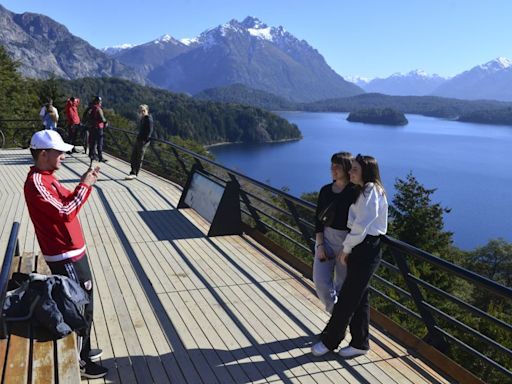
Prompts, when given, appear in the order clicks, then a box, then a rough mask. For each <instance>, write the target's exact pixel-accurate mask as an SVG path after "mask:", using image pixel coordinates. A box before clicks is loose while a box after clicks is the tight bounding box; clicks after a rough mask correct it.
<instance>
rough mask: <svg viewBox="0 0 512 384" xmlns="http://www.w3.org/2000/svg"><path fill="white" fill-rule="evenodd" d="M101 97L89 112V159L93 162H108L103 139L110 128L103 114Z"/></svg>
mask: <svg viewBox="0 0 512 384" xmlns="http://www.w3.org/2000/svg"><path fill="white" fill-rule="evenodd" d="M101 103H102V100H101V97H100V96H96V97H95V98H94V100H93V105H92V107H91V109H90V110H89V112H88V118H87V123H88V125H89V127H90V129H89V157H90V158H91V160H96V161H101V162H106V161H107V160H106V159H104V158H103V137H104V129H105V128H106V127H107V126H108V123H107V119H106V118H105V115H104V114H103V108H102V106H101Z"/></svg>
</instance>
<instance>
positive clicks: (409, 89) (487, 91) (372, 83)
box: [347, 57, 512, 101]
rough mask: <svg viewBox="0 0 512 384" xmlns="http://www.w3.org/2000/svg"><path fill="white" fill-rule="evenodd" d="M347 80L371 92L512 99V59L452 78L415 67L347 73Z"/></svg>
mask: <svg viewBox="0 0 512 384" xmlns="http://www.w3.org/2000/svg"><path fill="white" fill-rule="evenodd" d="M347 80H349V81H352V82H353V83H354V84H357V85H358V86H359V87H361V88H362V89H364V90H365V91H366V92H370V93H372V92H376V93H382V94H386V95H394V96H441V97H449V98H457V99H466V100H500V101H512V60H509V59H507V58H503V57H498V58H496V59H494V60H491V61H489V62H487V63H485V64H481V65H477V66H475V67H473V68H471V69H469V70H467V71H465V72H462V73H460V74H458V75H456V76H454V77H452V78H445V77H441V76H439V75H436V74H433V75H429V74H427V73H426V72H425V71H422V70H414V71H411V72H409V73H407V74H401V73H395V74H393V75H391V76H389V77H386V78H375V79H371V80H370V79H366V78H361V77H347Z"/></svg>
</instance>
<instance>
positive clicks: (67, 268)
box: [48, 256, 93, 361]
mask: <svg viewBox="0 0 512 384" xmlns="http://www.w3.org/2000/svg"><path fill="white" fill-rule="evenodd" d="M48 265H49V267H50V270H51V271H52V274H54V275H63V276H67V277H68V278H70V279H72V280H74V281H76V282H77V283H79V284H80V286H81V287H82V288H83V289H85V291H86V292H87V293H88V296H89V304H86V305H85V306H84V308H83V312H82V314H83V315H84V318H85V321H86V324H87V327H86V330H85V331H84V334H83V335H82V337H81V338H79V339H81V340H79V347H80V348H81V349H80V359H81V360H84V361H89V352H90V350H91V343H90V332H91V327H92V320H93V293H92V292H93V291H92V275H91V270H90V268H89V262H88V260H87V256H84V257H83V258H82V259H80V260H79V261H77V262H76V263H71V262H70V263H64V264H56V263H49V264H48ZM80 341H81V342H80ZM80 344H81V346H80Z"/></svg>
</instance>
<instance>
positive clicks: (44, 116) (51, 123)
mask: <svg viewBox="0 0 512 384" xmlns="http://www.w3.org/2000/svg"><path fill="white" fill-rule="evenodd" d="M39 117H40V118H41V121H42V122H43V126H44V129H51V130H53V131H55V130H57V122H58V121H59V112H58V111H57V108H55V107H54V106H53V100H52V99H48V100H47V102H46V104H45V105H43V106H42V108H41V111H39Z"/></svg>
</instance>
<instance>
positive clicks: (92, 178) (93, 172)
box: [80, 166, 100, 186]
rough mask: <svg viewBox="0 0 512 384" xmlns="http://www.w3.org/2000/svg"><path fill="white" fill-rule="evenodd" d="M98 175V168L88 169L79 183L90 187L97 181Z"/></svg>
mask: <svg viewBox="0 0 512 384" xmlns="http://www.w3.org/2000/svg"><path fill="white" fill-rule="evenodd" d="M99 174H100V167H98V166H96V167H95V168H94V169H89V170H88V171H87V172H85V173H84V174H83V175H82V177H81V179H80V181H81V182H82V183H84V184H86V185H89V186H92V185H93V184H94V183H96V181H97V180H98V176H99Z"/></svg>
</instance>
